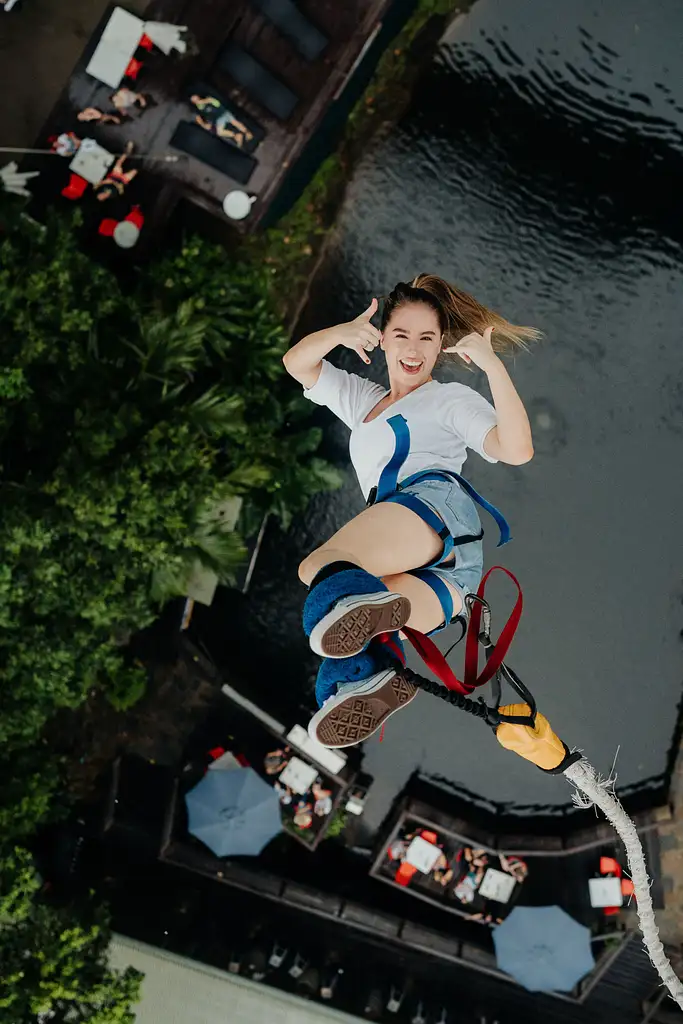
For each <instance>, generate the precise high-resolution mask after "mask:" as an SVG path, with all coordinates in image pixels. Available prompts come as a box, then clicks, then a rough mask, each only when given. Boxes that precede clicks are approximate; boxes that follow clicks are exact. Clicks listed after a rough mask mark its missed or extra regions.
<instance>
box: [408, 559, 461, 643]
mask: <svg viewBox="0 0 683 1024" xmlns="http://www.w3.org/2000/svg"><path fill="white" fill-rule="evenodd" d="M408 575H409V576H417V578H418V579H419V580H422V582H423V583H426V584H427V586H428V587H431V588H432V590H433V591H434V593H435V594H436V596H437V597H438V599H439V604H440V605H441V610H442V612H443V624H442V625H441V626H436V628H435V629H432V630H430V631H429V633H427V634H426V635H427V636H431V635H432V633H439V632H440V631H441V630H442V629H445V628H446V626H450V624H451V623H452V622H455V621H456V620H457V619H460V620H461V621H465V626H466V625H467V623H466V620H465V619H464V616H463V615H461V614H460V613H458V614H457V615H455V616H454V615H453V598H452V597H451V592H450V590H449V589H448V587H447V586H446V584H445V583H444V581H443V580H442V579H441V577H440V576H438V575H437V574H436V573H435V572H431V571H430V570H429V569H413V570H412V571H411V572H409V574H408Z"/></svg>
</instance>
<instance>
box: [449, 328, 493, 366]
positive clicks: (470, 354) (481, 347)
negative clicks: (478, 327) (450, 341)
mask: <svg viewBox="0 0 683 1024" xmlns="http://www.w3.org/2000/svg"><path fill="white" fill-rule="evenodd" d="M492 334H493V327H487V328H486V330H485V331H484V333H483V334H477V332H476V331H473V332H472V334H468V335H466V337H464V338H461V339H460V341H459V342H458V344H457V345H451V346H449V348H445V349H444V352H455V354H456V355H458V356H460V358H461V359H462V360H463V361H464V362H466V363H474V365H475V366H478V367H479V369H480V370H483V371H484V372H485V373H487V372H488V371H489V369H490V368H491V367H492V366H494V365H495V364H496V363H498V362H500V360H499V359H498V356H497V355H496V353H495V352H494V351H493V346H492V345H491V335H492Z"/></svg>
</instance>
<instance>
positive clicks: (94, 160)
mask: <svg viewBox="0 0 683 1024" xmlns="http://www.w3.org/2000/svg"><path fill="white" fill-rule="evenodd" d="M114 159H115V157H114V155H113V153H110V152H109V150H107V149H104V148H103V147H102V146H100V145H99V144H98V143H97V142H95V140H94V139H83V142H82V143H81V146H80V149H79V150H78V152H77V153H76V156H75V157H74V158H73V160H72V161H71V163H70V164H69V168H70V170H72V171H73V172H74V174H79V175H80V176H81V178H85V180H86V181H88V182H90V184H91V185H97V184H98V182H100V181H102V178H104V177H105V176H106V173H107V171H108V170H109V168H110V167H111V165H112V164H113V163H114Z"/></svg>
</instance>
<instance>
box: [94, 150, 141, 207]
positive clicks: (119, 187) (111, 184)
mask: <svg viewBox="0 0 683 1024" xmlns="http://www.w3.org/2000/svg"><path fill="white" fill-rule="evenodd" d="M132 152H133V143H132V142H127V143H126V151H125V153H122V154H121V156H120V157H119V158H118V160H117V161H116V163H115V164H114V166H113V167H110V169H109V170H108V171H107V173H106V175H105V177H104V178H102V180H101V181H98V183H97V184H96V185H94V186H93V187H94V189H95V192H96V194H97V198H98V200H99V202H101V203H102V202H104V201H105V200H106V199H110V198H111V197H112V196H113V195H115V194H118V195H120V196H121V195H123V192H124V189H125V187H126V185H130V183H131V181H132V180H133V178H135V177H137V174H138V171H137V168H134V169H133V170H132V171H124V169H123V165H124V163H125V161H126V160H127V159H128V157H129V156H130V154H131V153H132Z"/></svg>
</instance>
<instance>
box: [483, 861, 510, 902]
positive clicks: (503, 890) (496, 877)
mask: <svg viewBox="0 0 683 1024" xmlns="http://www.w3.org/2000/svg"><path fill="white" fill-rule="evenodd" d="M515 884H516V883H515V880H514V878H513V877H512V875H508V873H507V871H499V870H498V868H487V870H486V874H485V875H484V877H483V878H482V880H481V885H480V886H479V895H480V896H483V898H484V899H485V900H496V902H497V903H507V902H508V900H509V899H510V897H511V896H512V893H513V891H514V888H515Z"/></svg>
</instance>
